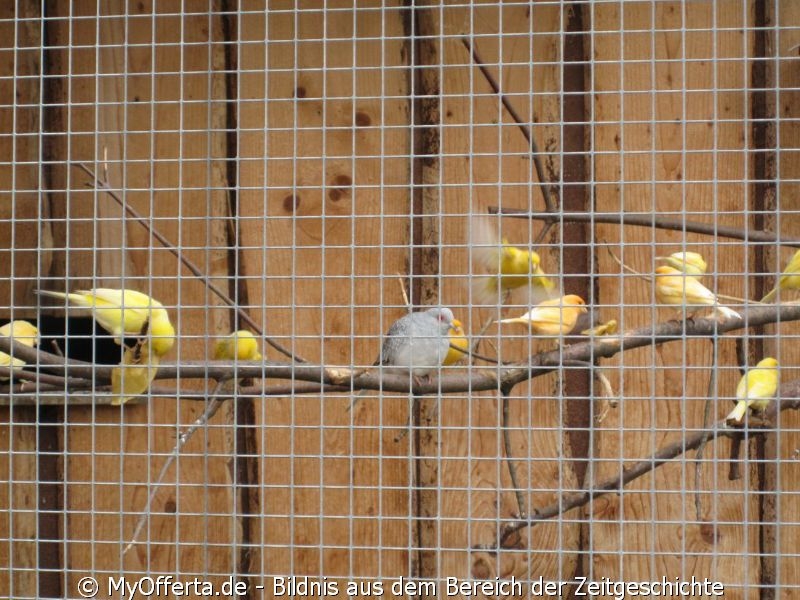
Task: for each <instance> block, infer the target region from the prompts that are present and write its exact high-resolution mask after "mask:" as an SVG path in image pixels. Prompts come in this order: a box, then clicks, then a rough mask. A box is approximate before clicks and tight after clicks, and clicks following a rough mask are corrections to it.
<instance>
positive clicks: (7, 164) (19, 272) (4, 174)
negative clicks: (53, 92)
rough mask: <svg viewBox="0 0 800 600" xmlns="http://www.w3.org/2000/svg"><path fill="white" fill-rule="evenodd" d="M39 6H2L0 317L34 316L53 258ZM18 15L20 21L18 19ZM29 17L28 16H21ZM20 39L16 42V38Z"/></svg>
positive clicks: (0, 15) (0, 62) (0, 71)
mask: <svg viewBox="0 0 800 600" xmlns="http://www.w3.org/2000/svg"><path fill="white" fill-rule="evenodd" d="M40 12H41V10H40V7H38V6H35V7H34V6H31V5H27V4H26V5H23V6H20V7H17V8H16V9H15V7H14V5H13V4H11V5H6V6H4V7H3V8H2V13H0V18H2V30H3V33H4V37H3V40H4V42H3V46H4V47H3V49H2V50H0V52H2V61H0V76H1V77H3V78H4V79H5V80H6V83H5V84H4V85H3V89H2V90H0V132H3V133H2V135H0V148H2V152H0V155H1V156H3V157H4V158H3V160H2V162H0V239H2V240H3V249H2V250H0V318H3V319H16V318H24V317H28V318H30V317H33V316H35V314H36V313H35V311H34V310H33V308H32V307H33V304H34V301H33V294H32V293H31V291H32V289H33V287H34V286H35V284H36V282H35V280H34V278H35V277H36V276H37V275H38V274H39V273H40V272H42V271H43V272H47V270H48V269H49V267H50V261H51V260H52V254H51V244H52V239H51V235H50V226H49V222H48V221H47V216H48V213H47V204H46V203H45V202H44V201H43V200H42V199H40V197H39V187H40V181H39V177H40V170H39V166H38V162H39V160H40V158H41V156H40V143H41V138H40V137H39V128H40V126H41V113H40V106H39V103H40V102H41V100H42V96H41V91H42V90H41V85H40V80H39V79H38V75H39V70H40V60H41V56H40V45H41V42H42V31H41V25H40V23H39V21H37V20H36V19H37V18H38V17H39V16H40ZM15 17H19V18H20V19H21V20H19V21H16V22H15V21H14V18H15ZM22 19H25V20H22ZM15 42H16V47H14V43H15Z"/></svg>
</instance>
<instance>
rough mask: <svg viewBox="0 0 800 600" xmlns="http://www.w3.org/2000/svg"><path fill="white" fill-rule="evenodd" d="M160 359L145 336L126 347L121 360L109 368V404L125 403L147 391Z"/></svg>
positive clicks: (156, 371)
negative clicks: (110, 394)
mask: <svg viewBox="0 0 800 600" xmlns="http://www.w3.org/2000/svg"><path fill="white" fill-rule="evenodd" d="M159 363H160V359H159V357H158V355H157V354H156V353H155V352H151V351H150V343H149V341H148V340H147V339H146V338H142V339H139V340H138V341H137V342H136V345H134V346H132V347H130V348H126V349H125V354H123V355H122V362H121V363H120V364H119V366H117V367H114V368H113V369H112V370H111V393H112V394H113V396H114V397H113V398H112V400H111V404H114V405H119V404H125V403H126V402H127V401H128V400H131V399H132V398H135V397H136V396H139V395H141V394H143V393H145V392H146V391H147V389H148V388H149V387H150V384H151V383H152V382H153V379H155V377H156V374H157V373H158V365H159Z"/></svg>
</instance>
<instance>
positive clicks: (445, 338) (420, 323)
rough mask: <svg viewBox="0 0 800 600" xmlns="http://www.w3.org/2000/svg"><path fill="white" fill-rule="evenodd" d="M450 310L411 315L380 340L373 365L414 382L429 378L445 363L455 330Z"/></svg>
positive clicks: (357, 397) (390, 329) (354, 400)
mask: <svg viewBox="0 0 800 600" xmlns="http://www.w3.org/2000/svg"><path fill="white" fill-rule="evenodd" d="M454 321H455V317H454V316H453V311H451V310H450V309H449V308H443V307H436V308H429V309H428V310H424V311H420V312H412V313H410V314H408V315H406V316H404V317H401V318H400V319H398V320H397V321H395V322H394V323H392V326H391V327H389V331H387V332H386V335H385V336H384V339H383V345H382V346H381V353H380V355H379V356H378V359H377V360H376V361H375V362H374V363H373V365H372V366H374V367H377V366H382V367H384V368H383V369H382V370H381V371H382V372H383V373H390V374H402V373H410V374H411V375H412V377H413V378H414V381H415V382H417V383H419V381H420V380H421V378H423V377H430V374H431V373H433V372H434V371H435V370H436V369H437V368H438V367H440V366H442V365H443V364H444V360H445V358H446V357H447V354H448V353H449V352H450V340H451V337H450V333H449V332H450V330H451V329H456V326H455V323H454ZM361 395H362V394H361V393H360V394H358V395H357V396H356V398H354V399H353V402H352V403H351V404H350V409H352V408H353V407H354V406H355V405H356V403H357V402H358V401H359V400H360V396H361Z"/></svg>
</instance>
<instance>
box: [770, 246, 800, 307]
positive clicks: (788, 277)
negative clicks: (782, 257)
mask: <svg viewBox="0 0 800 600" xmlns="http://www.w3.org/2000/svg"><path fill="white" fill-rule="evenodd" d="M798 289H800V250H798V251H797V252H795V253H794V256H792V258H791V259H790V260H789V264H787V265H786V268H785V269H784V270H783V274H782V275H781V277H780V279H779V280H778V284H777V285H776V286H775V287H774V288H773V289H772V291H770V292H769V293H768V294H767V295H766V296H764V297H763V298H762V299H761V302H772V300H773V299H774V298H775V296H776V295H777V294H778V290H781V291H786V290H798Z"/></svg>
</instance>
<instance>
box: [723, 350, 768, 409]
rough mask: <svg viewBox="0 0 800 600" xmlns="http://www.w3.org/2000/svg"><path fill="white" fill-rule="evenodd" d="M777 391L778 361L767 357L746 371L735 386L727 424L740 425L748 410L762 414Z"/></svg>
mask: <svg viewBox="0 0 800 600" xmlns="http://www.w3.org/2000/svg"><path fill="white" fill-rule="evenodd" d="M777 391H778V361H777V360H775V359H774V358H772V357H771V356H768V357H767V358H764V359H761V361H759V363H758V364H757V365H756V366H755V367H753V368H752V369H748V370H747V372H745V374H744V375H742V378H741V379H740V380H739V385H737V386H736V398H737V400H738V401H737V402H736V406H735V407H734V409H733V410H732V411H731V413H730V414H729V415H728V417H727V418H726V421H728V422H729V423H741V421H742V419H743V418H744V415H745V413H746V412H747V409H748V408H751V409H753V410H756V411H759V412H762V413H763V412H764V411H765V410H767V406H769V403H770V401H771V400H772V398H773V397H774V396H775V392H777Z"/></svg>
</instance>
